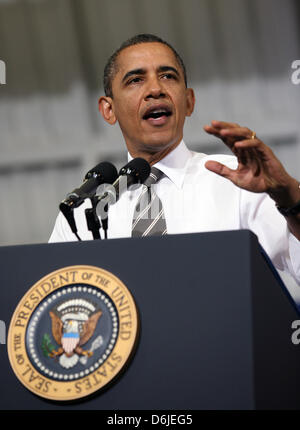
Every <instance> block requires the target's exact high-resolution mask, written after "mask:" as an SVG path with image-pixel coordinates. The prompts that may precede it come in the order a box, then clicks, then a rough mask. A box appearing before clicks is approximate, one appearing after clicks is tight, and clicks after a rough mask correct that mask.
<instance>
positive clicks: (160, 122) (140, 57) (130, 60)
mask: <svg viewBox="0 0 300 430" xmlns="http://www.w3.org/2000/svg"><path fill="white" fill-rule="evenodd" d="M117 65H118V68H117V73H116V75H115V77H114V79H113V81H112V94H113V98H112V99H110V98H107V97H106V98H101V99H103V100H104V99H105V100H106V101H107V100H108V101H109V103H110V105H111V107H110V111H109V112H110V116H109V120H108V119H107V118H105V119H106V120H108V122H110V123H111V124H113V123H114V122H116V121H118V122H119V125H120V127H121V130H122V133H123V135H124V138H125V141H126V144H127V147H128V150H129V152H130V153H131V155H132V156H138V155H141V154H143V153H149V154H155V153H157V152H160V151H164V152H165V153H168V152H169V151H170V150H172V149H173V148H175V146H177V145H178V143H179V142H180V141H181V139H182V136H183V126H184V121H185V117H186V116H189V115H191V113H192V111H193V107H194V93H193V90H192V89H187V88H186V86H185V82H184V75H183V71H182V68H181V67H180V66H179V64H178V62H177V60H176V58H175V56H174V54H173V52H172V50H171V49H170V48H169V47H168V46H166V45H163V44H161V43H157V42H155V43H142V44H138V45H134V46H130V47H128V48H125V49H124V50H123V51H121V52H120V54H119V56H118V58H117ZM101 99H100V105H101ZM105 100H104V101H103V103H104V104H105ZM104 104H103V106H102V115H103V116H104V117H105V115H104V114H103V109H105V106H106V107H108V105H105V106H104ZM100 111H101V107H100Z"/></svg>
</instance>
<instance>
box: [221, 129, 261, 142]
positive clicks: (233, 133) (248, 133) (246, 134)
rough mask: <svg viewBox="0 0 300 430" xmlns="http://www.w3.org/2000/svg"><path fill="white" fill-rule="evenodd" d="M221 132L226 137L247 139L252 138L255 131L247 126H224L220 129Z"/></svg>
mask: <svg viewBox="0 0 300 430" xmlns="http://www.w3.org/2000/svg"><path fill="white" fill-rule="evenodd" d="M220 134H221V136H224V137H239V138H241V137H243V138H246V139H252V136H253V131H252V130H250V129H249V128H247V127H236V128H222V129H221V130H220ZM252 140H254V139H252Z"/></svg>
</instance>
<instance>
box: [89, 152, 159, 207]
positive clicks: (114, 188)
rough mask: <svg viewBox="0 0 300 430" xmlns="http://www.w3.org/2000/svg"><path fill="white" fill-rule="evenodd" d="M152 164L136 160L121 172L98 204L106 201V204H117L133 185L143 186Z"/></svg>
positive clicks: (141, 159) (100, 197)
mask: <svg viewBox="0 0 300 430" xmlns="http://www.w3.org/2000/svg"><path fill="white" fill-rule="evenodd" d="M150 171H151V167H150V164H149V163H148V162H147V161H146V160H144V159H143V158H134V159H133V160H131V161H130V162H129V163H128V164H126V165H125V166H124V167H122V168H121V169H120V171H119V177H118V178H117V179H116V180H115V181H114V182H113V184H112V185H110V186H108V187H107V189H105V190H104V192H103V193H102V194H100V195H99V196H98V198H97V200H98V203H99V202H100V201H101V200H103V199H105V200H106V202H105V203H106V204H108V205H110V204H113V203H116V202H117V201H118V200H119V198H120V197H121V195H122V194H123V192H125V191H126V190H127V189H128V187H130V186H131V185H133V184H142V183H143V182H145V180H146V179H147V178H148V176H149V175H150Z"/></svg>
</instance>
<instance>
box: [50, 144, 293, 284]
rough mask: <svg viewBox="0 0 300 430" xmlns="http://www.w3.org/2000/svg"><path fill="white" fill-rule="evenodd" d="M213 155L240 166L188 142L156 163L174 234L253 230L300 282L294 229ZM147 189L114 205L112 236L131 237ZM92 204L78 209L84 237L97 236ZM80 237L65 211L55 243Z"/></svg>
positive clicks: (279, 265)
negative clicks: (220, 170)
mask: <svg viewBox="0 0 300 430" xmlns="http://www.w3.org/2000/svg"><path fill="white" fill-rule="evenodd" d="M129 158H130V157H129ZM208 160H216V161H219V162H221V163H223V164H226V165H227V166H228V167H230V168H236V167H237V159H236V157H234V156H229V155H221V154H220V155H206V154H201V153H196V152H192V151H190V150H189V149H188V148H187V147H186V145H185V143H184V142H183V141H182V142H181V143H180V144H179V145H178V146H177V147H176V148H175V149H174V150H173V151H172V152H171V153H169V154H168V155H167V156H166V157H165V158H163V159H162V160H161V161H159V162H158V163H156V164H155V167H157V168H158V169H160V170H161V171H162V172H163V173H164V176H163V177H162V179H161V180H160V181H159V182H158V183H157V184H155V185H154V187H155V192H156V193H157V195H158V197H159V198H160V199H161V201H162V204H163V208H164V213H165V218H166V224H167V231H168V234H178V233H196V232H209V231H222V230H237V229H249V230H251V231H252V232H253V233H255V234H256V235H257V236H258V239H259V242H260V244H261V245H262V247H263V248H264V249H265V251H266V252H267V254H268V255H269V257H270V258H271V260H272V261H273V264H274V265H275V267H276V268H277V269H279V270H283V271H287V272H289V273H290V274H291V275H292V276H293V277H294V278H295V279H296V281H297V282H298V283H299V285H300V241H298V239H297V238H296V237H295V236H294V235H292V234H291V233H290V231H289V229H288V226H287V223H286V221H285V219H284V217H283V216H282V215H281V214H280V213H279V212H278V210H277V209H276V207H275V203H274V201H273V200H272V199H271V198H270V197H269V196H268V195H267V194H265V193H260V194H257V193H252V192H249V191H245V190H242V189H240V188H238V187H237V186H235V185H234V184H232V183H231V182H230V181H229V180H227V179H225V178H222V177H221V176H218V175H216V174H215V173H213V172H210V171H209V170H207V169H206V168H205V166H204V164H205V162H206V161H208ZM141 191H142V186H141V185H135V186H133V187H130V188H129V189H128V191H126V192H125V193H124V194H122V195H121V197H120V199H119V201H118V202H117V203H115V204H114V205H111V206H110V209H109V212H108V238H121V237H131V226H132V219H133V214H134V209H135V206H136V203H137V200H138V198H139V195H140V194H141ZM87 207H91V204H90V202H89V201H86V202H85V203H84V204H82V205H81V206H80V207H79V208H77V209H75V211H74V213H75V221H76V225H77V229H78V234H79V236H80V238H81V239H82V240H89V239H93V236H92V233H91V232H90V231H88V230H87V225H86V218H85V211H84V210H85V209H86V208H87ZM101 233H102V231H101ZM102 235H103V233H102ZM77 240H78V239H77V238H76V236H75V235H74V234H73V233H72V232H71V230H70V227H69V225H68V223H67V221H66V219H65V217H64V216H63V215H62V214H61V213H60V214H59V215H58V217H57V219H56V223H55V227H54V230H53V232H52V235H51V237H50V240H49V242H65V241H77Z"/></svg>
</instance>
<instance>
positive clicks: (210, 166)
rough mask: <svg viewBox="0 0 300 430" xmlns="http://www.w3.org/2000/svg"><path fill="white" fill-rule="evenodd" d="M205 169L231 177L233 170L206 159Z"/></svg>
mask: <svg viewBox="0 0 300 430" xmlns="http://www.w3.org/2000/svg"><path fill="white" fill-rule="evenodd" d="M205 167H206V168H207V170H210V171H211V172H214V173H216V174H217V175H220V176H223V177H224V178H227V179H230V180H232V179H233V174H234V170H232V169H229V167H227V166H224V164H221V163H218V161H211V160H210V161H207V162H206V163H205Z"/></svg>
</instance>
